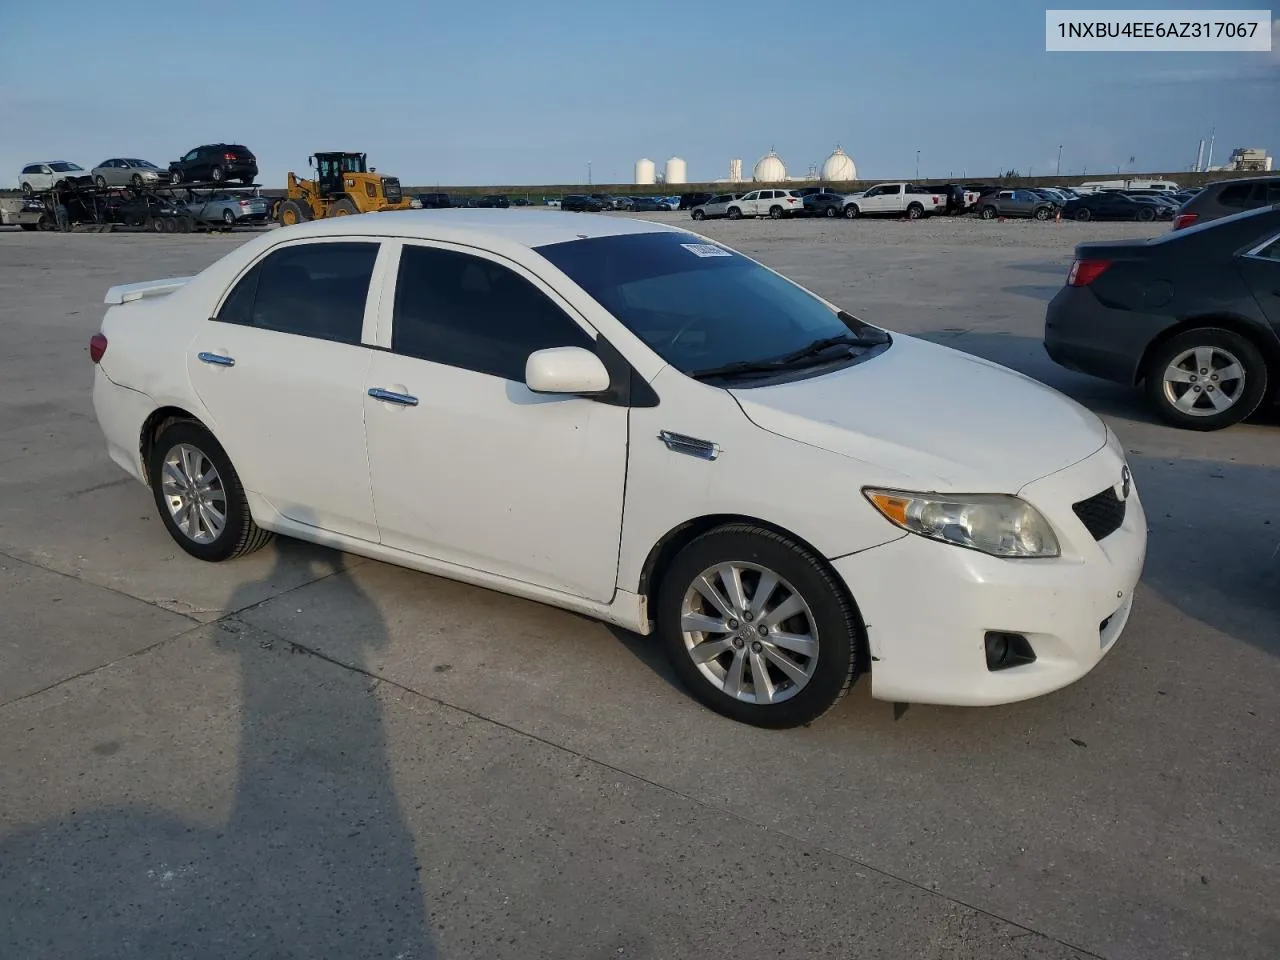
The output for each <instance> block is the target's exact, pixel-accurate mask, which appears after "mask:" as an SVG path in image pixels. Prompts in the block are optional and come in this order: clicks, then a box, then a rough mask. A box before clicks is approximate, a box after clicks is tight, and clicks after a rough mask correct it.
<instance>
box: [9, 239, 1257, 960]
mask: <svg viewBox="0 0 1280 960" xmlns="http://www.w3.org/2000/svg"><path fill="white" fill-rule="evenodd" d="M584 216H586V215H584ZM647 218H648V219H654V220H667V221H678V222H687V221H686V220H685V218H684V217H683V216H682V215H677V214H665V215H664V214H655V215H647ZM1160 229H1161V228H1159V227H1147V226H1141V225H1140V226H1135V225H1133V224H1117V225H1106V224H1088V225H1082V224H1075V223H1064V224H1056V225H1055V224H1039V223H1028V222H1007V223H983V222H979V221H975V220H942V219H938V220H929V221H923V222H917V223H900V222H885V221H877V222H868V221H857V222H845V221H834V222H827V221H821V222H813V221H782V222H772V221H742V222H738V223H729V222H725V221H720V222H709V223H706V224H704V225H703V226H702V230H703V232H705V233H707V234H709V235H711V236H713V237H716V238H717V239H721V240H724V241H726V242H728V243H730V244H733V245H735V246H738V247H739V248H741V249H742V250H744V251H745V252H747V253H749V254H751V255H753V256H756V257H758V258H760V259H762V260H763V261H764V262H766V263H768V264H769V265H771V266H774V267H776V268H779V269H781V270H782V271H783V272H785V273H788V274H789V275H791V276H793V277H795V278H796V279H798V280H800V281H801V282H804V283H806V284H808V285H810V286H812V287H813V288H814V289H815V290H817V291H818V292H820V293H821V294H823V295H824V296H826V297H828V298H829V299H832V300H833V301H835V302H837V303H840V304H841V305H842V306H844V307H845V308H846V309H848V310H850V312H853V313H857V314H859V315H860V316H863V317H865V318H866V319H868V320H870V321H873V322H875V323H880V324H884V325H886V326H888V327H890V328H891V329H894V330H897V331H900V332H904V333H913V334H919V335H923V336H927V337H929V338H931V339H936V340H938V341H940V342H944V343H947V344H949V345H951V346H954V347H957V348H959V349H962V350H967V351H970V352H973V353H977V354H981V355H983V356H986V357H989V358H992V359H995V360H997V361H1000V362H1002V363H1006V364H1008V365H1010V366H1013V367H1015V368H1017V369H1019V370H1022V371H1024V372H1026V373H1028V374H1030V375H1032V376H1035V377H1037V378H1039V379H1041V380H1044V381H1045V382H1047V383H1050V384H1051V385H1053V386H1055V387H1057V388H1058V389H1061V390H1063V391H1064V392H1066V393H1068V394H1070V395H1071V396H1074V397H1076V398H1077V399H1080V400H1081V401H1083V402H1084V403H1086V404H1087V405H1089V406H1090V407H1092V408H1093V409H1095V410H1097V411H1098V412H1099V413H1101V414H1102V415H1103V416H1104V417H1106V419H1107V420H1108V421H1109V422H1110V423H1111V424H1112V425H1113V426H1114V427H1115V429H1116V430H1117V432H1118V433H1119V434H1120V436H1121V437H1122V439H1123V440H1124V441H1125V443H1126V446H1127V447H1128V449H1129V451H1130V455H1131V458H1132V464H1133V467H1134V472H1135V479H1136V483H1137V486H1138V488H1139V489H1140V490H1141V492H1142V494H1143V497H1144V500H1145V502H1146V506H1147V512H1148V515H1149V518H1150V522H1151V527H1152V529H1151V541H1150V556H1149V561H1148V566H1147V571H1146V575H1145V578H1144V581H1143V584H1142V586H1141V587H1140V590H1139V595H1138V600H1137V605H1136V607H1135V610H1134V614H1133V618H1132V620H1131V622H1130V625H1129V627H1128V629H1127V631H1126V632H1125V634H1124V635H1123V636H1122V638H1121V640H1120V642H1119V643H1118V644H1117V647H1116V649H1115V650H1114V651H1113V652H1112V653H1111V654H1110V655H1109V656H1108V657H1107V658H1106V659H1105V660H1104V661H1103V662H1102V663H1101V664H1100V665H1099V667H1098V668H1097V669H1096V670H1095V671H1094V672H1093V673H1092V674H1091V675H1089V676H1088V677H1086V678H1085V679H1083V680H1082V681H1080V682H1079V683H1077V684H1075V685H1074V686H1072V687H1069V688H1068V689H1066V690H1063V691H1060V692H1059V693H1056V694H1053V695H1051V696H1048V697H1044V698H1042V699H1039V700H1036V701H1032V702H1028V703H1023V704H1016V705H1012V706H1007V707H996V708H985V709H972V710H965V709H948V708H938V707H926V706H912V707H909V708H907V709H906V710H905V711H904V710H895V708H894V706H893V705H891V704H887V703H880V702H876V701H873V700H871V699H870V698H869V696H868V695H867V686H868V685H867V684H865V683H864V684H860V685H859V686H858V687H857V688H855V690H854V692H853V693H852V695H851V696H850V697H849V698H847V699H846V701H845V702H844V703H843V704H842V705H841V706H840V707H839V708H837V709H836V710H835V711H834V712H833V713H831V714H829V715H828V716H827V717H826V718H824V719H823V720H822V721H821V722H820V723H818V724H817V725H815V726H814V727H812V728H808V729H801V730H795V731H790V732H782V733H778V732H767V731H762V730H755V729H751V728H747V727H743V726H739V725H735V724H733V723H731V722H729V721H727V720H723V719H720V718H719V717H717V716H715V715H713V714H711V713H709V712H707V711H705V710H703V709H701V708H700V707H698V706H697V705H696V704H695V703H693V702H692V701H691V700H690V699H689V698H688V697H687V696H686V695H685V694H684V693H683V692H682V691H681V690H680V689H678V688H677V687H676V686H675V684H674V680H673V678H672V677H671V675H670V674H669V673H668V671H667V669H666V667H665V666H664V665H663V663H662V660H661V657H660V655H659V652H658V651H657V650H656V648H655V646H654V645H652V644H650V643H649V642H647V641H645V640H643V639H641V638H637V637H633V636H629V635H626V634H622V633H619V632H615V631H612V630H610V629H608V628H606V627H604V626H601V625H599V624H596V623H594V622H590V621H587V620H584V619H582V618H579V617H576V616H573V615H570V614H567V613H562V612H559V611H556V610H551V609H548V608H544V607H540V606H538V605H536V604H532V603H527V602H524V601H520V600H515V599H512V598H508V597H504V596H501V595H498V594H493V593H488V592H486V591H483V590H479V589H476V588H471V587H467V586H463V585H460V584H456V583H452V582H449V581H445V580H439V579H435V578H433V577H429V576H425V575H421V574H417V573H412V572H409V571H406V570H402V569H398V568H395V567H390V566H386V565H383V564H379V563H375V562H371V561H365V560H361V559H360V558H356V557H350V556H343V555H339V554H335V553H332V552H329V551H325V550H322V549H319V548H313V547H310V546H306V545H303V544H299V543H296V542H288V541H283V542H282V541H278V542H277V545H275V546H273V547H272V548H270V549H268V550H265V551H263V552H261V553H259V554H255V555H254V556H252V557H250V558H246V559H244V560H242V561H238V562H235V563H232V564H224V565H218V566H209V565H202V564H199V563H197V562H196V561H194V560H192V559H189V558H188V557H187V556H186V555H185V554H183V553H181V552H180V551H179V550H178V549H177V548H176V547H175V546H174V545H173V544H172V542H171V541H170V540H169V538H168V537H167V535H166V534H165V532H164V529H163V527H162V526H161V524H160V523H159V522H158V520H157V519H156V517H155V515H154V507H153V505H152V503H151V500H150V497H149V494H148V493H147V491H146V490H144V489H143V488H141V487H140V486H138V485H137V484H135V483H133V482H132V481H131V480H128V479H127V478H125V477H124V475H123V474H122V473H121V472H120V471H119V470H118V469H117V468H116V467H115V466H114V465H113V464H112V463H111V462H110V461H109V460H108V459H107V457H106V454H105V452H104V450H103V448H102V442H101V437H100V434H99V432H98V429H97V426H96V424H95V423H94V420H93V412H92V406H91V403H90V396H89V384H90V379H91V374H90V365H89V361H88V358H87V351H86V348H85V345H86V342H87V340H88V337H89V335H90V334H91V333H93V332H94V331H95V330H96V329H97V323H98V320H99V318H100V317H101V312H102V309H103V307H102V306H101V299H102V294H103V292H104V291H105V288H106V287H107V286H108V285H110V284H112V283H122V282H128V281H135V280H145V279H153V278H158V277H164V276H173V275H184V274H188V273H191V272H193V271H196V270H199V269H200V268H202V267H203V266H205V265H207V264H208V263H210V262H211V261H213V260H214V259H216V258H217V257H218V256H220V255H221V254H222V253H224V252H225V251H227V250H229V249H231V247H232V246H234V245H235V244H236V243H239V242H241V241H242V240H243V239H244V238H243V237H242V236H238V235H236V236H189V237H172V236H144V235H135V236H123V235H70V236H67V235H59V234H22V233H18V232H11V231H0V957H5V958H9V957H12V958H15V960H17V958H22V960H29V958H50V960H53V958H58V960H63V958H68V957H86V956H94V957H139V958H142V957H146V958H154V957H161V956H163V957H195V956H216V957H264V958H268V957H270V958H280V957H293V956H297V957H321V956H327V957H343V958H357V957H385V958H392V957H400V958H425V957H441V958H445V957H448V958H461V957H478V958H504V957H511V958H524V960H527V958H530V957H593V958H606V957H608V958H641V957H644V958H653V960H660V958H661V960H665V958H676V957H686V956H695V955H696V956H708V957H715V956H724V955H728V954H730V953H732V955H733V956H735V957H740V958H750V957H761V958H766V957H767V958H775V957H780V956H786V957H823V958H828V957H846V956H857V957H885V958H899V957H922V958H948V960H949V958H972V960H990V958H1015V957H1035V958H1053V960H1058V958H1080V957H1095V956H1096V957H1107V958H1117V960H1118V958H1135V960H1136V958H1162V960H1163V958H1171V957H1209V958H1214V960H1218V958H1228V957H1229V958H1232V960H1245V958H1254V957H1256V958H1267V960H1274V958H1275V957H1276V956H1280V910H1278V908H1277V906H1276V896H1275V895H1276V891H1277V890H1280V812H1278V810H1280V808H1278V807H1277V804H1276V797H1277V796H1278V795H1280V774H1278V772H1277V771H1278V770H1280V767H1278V766H1277V762H1276V758H1277V755H1278V751H1277V746H1278V744H1280V720H1278V711H1277V697H1276V692H1275V691H1276V689H1277V688H1278V687H1280V659H1277V658H1278V656H1280V601H1278V600H1277V597H1280V508H1278V507H1277V503H1278V501H1277V490H1280V425H1278V424H1277V422H1276V418H1274V417H1272V418H1271V419H1270V422H1262V423H1251V424H1246V425H1242V426H1240V427H1236V428H1233V429H1230V430H1227V431H1224V432H1221V433H1218V434H1211V435H1198V434H1192V433H1182V432H1176V431H1174V430H1171V429H1169V428H1166V427H1164V426H1161V425H1158V424H1156V423H1154V422H1152V421H1151V419H1150V418H1149V416H1148V414H1147V413H1146V410H1145V408H1144V407H1143V405H1142V403H1141V398H1140V397H1139V396H1138V394H1137V392H1136V391H1134V390H1130V389H1125V388H1122V387H1117V386H1113V385H1109V384H1106V383H1102V382H1098V381H1094V380H1091V379H1089V378H1086V377H1082V376H1077V375H1075V374H1071V373H1069V372H1067V371H1063V370H1060V369H1058V368H1056V367H1054V366H1053V365H1052V364H1050V363H1049V361H1048V360H1047V358H1046V357H1045V356H1044V354H1043V350H1042V349H1041V346H1040V334H1041V330H1042V324H1043V316H1044V304H1045V302H1046V301H1047V300H1048V299H1049V298H1050V297H1052V295H1053V293H1054V292H1055V291H1056V290H1057V289H1058V287H1059V286H1060V284H1061V283H1062V281H1063V277H1064V275H1065V271H1066V268H1067V265H1068V264H1069V262H1070V259H1071V251H1072V246H1073V245H1074V244H1075V243H1077V242H1080V241H1083V240H1088V239H1101V238H1108V237H1121V236H1133V235H1137V234H1141V233H1143V232H1147V233H1155V232H1158V231H1159V230H1160ZM1010 439H1011V441H1012V440H1015V439H1016V438H1010ZM317 442H322V440H320V439H319V438H318V440H317ZM921 602H922V603H927V602H928V598H927V597H923V596H922V597H921Z"/></svg>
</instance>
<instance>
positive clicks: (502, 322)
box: [391, 244, 595, 383]
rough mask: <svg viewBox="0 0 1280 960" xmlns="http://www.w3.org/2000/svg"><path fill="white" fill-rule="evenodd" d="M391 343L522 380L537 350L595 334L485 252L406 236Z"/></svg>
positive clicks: (586, 342)
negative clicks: (462, 250)
mask: <svg viewBox="0 0 1280 960" xmlns="http://www.w3.org/2000/svg"><path fill="white" fill-rule="evenodd" d="M394 310H395V312H394V316H393V320H392V327H391V349H392V351H393V352H394V353H399V354H402V355H404V356H409V357H418V358H419V359H421V360H429V361H431V362H432V363H442V364H445V365H447V366H451V367H460V368H461V369H463V370H472V371H474V372H476V373H484V374H488V375H490V376H494V377H502V378H503V379H505V380H514V381H516V382H518V383H524V367H525V361H526V360H528V359H529V354H531V353H533V352H534V351H535V350H543V349H546V348H548V347H584V348H586V349H588V350H592V351H594V349H595V340H594V338H593V337H591V336H590V335H588V334H587V332H586V331H585V330H583V328H582V327H581V326H579V325H578V324H577V323H575V322H574V321H573V319H571V318H570V317H569V316H568V314H566V313H565V312H564V310H562V309H561V308H560V306H559V305H558V304H556V303H555V302H553V301H552V300H551V299H550V298H549V297H548V296H547V295H546V294H545V293H543V292H542V291H541V290H539V289H538V288H537V287H536V286H534V284H533V283H531V282H530V281H529V280H526V279H525V278H524V277H522V276H520V275H519V274H518V273H516V272H515V271H514V270H511V269H510V268H508V267H505V266H503V265H502V264H500V263H495V262H494V261H492V260H487V259H485V258H483V257H477V256H473V255H471V254H468V253H459V252H457V251H454V250H442V249H439V248H437V247H425V246H418V245H415V244H406V245H405V246H404V247H403V248H402V250H401V252H400V269H399V273H398V274H397V278H396V299H395V308H394Z"/></svg>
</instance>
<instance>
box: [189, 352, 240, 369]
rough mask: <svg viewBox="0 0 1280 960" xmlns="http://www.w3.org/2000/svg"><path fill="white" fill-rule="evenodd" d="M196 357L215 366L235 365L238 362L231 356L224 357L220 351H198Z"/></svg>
mask: <svg viewBox="0 0 1280 960" xmlns="http://www.w3.org/2000/svg"><path fill="white" fill-rule="evenodd" d="M196 357H197V358H199V360H200V362H201V363H211V364H213V365H214V366H215V367H234V366H235V365H236V362H235V361H234V360H232V359H231V358H230V357H224V356H223V355H222V354H220V353H207V352H206V353H198V354H196Z"/></svg>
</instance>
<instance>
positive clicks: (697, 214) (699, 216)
mask: <svg viewBox="0 0 1280 960" xmlns="http://www.w3.org/2000/svg"><path fill="white" fill-rule="evenodd" d="M705 218H706V214H705V213H703V212H702V211H701V210H695V211H693V219H695V220H702V219H705Z"/></svg>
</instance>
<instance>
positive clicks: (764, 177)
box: [751, 150, 787, 183]
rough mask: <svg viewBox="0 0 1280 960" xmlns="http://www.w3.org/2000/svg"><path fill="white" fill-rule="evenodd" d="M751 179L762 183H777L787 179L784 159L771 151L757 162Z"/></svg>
mask: <svg viewBox="0 0 1280 960" xmlns="http://www.w3.org/2000/svg"><path fill="white" fill-rule="evenodd" d="M751 179H752V180H758V181H760V182H761V183H777V182H779V181H782V180H785V179H787V168H786V167H785V166H784V165H783V163H782V158H781V157H779V156H778V155H777V154H776V153H774V152H773V151H772V150H770V151H769V152H768V153H766V154H765V155H764V156H763V157H761V158H760V159H759V160H757V161H756V165H755V169H754V170H752V171H751Z"/></svg>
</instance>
